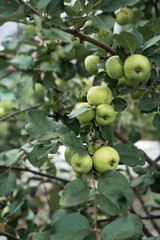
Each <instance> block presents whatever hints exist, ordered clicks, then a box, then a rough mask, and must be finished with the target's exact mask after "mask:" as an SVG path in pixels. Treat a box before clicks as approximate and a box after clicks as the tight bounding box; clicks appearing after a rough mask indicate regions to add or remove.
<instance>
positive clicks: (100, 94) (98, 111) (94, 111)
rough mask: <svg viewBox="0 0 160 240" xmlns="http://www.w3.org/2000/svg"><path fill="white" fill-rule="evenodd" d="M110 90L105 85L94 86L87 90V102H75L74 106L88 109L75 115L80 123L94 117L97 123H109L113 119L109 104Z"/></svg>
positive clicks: (113, 115)
mask: <svg viewBox="0 0 160 240" xmlns="http://www.w3.org/2000/svg"><path fill="white" fill-rule="evenodd" d="M111 101H112V92H111V90H110V89H109V88H108V87H107V86H94V87H91V88H90V89H89V91H88V92H87V102H83V103H79V104H76V106H75V108H77V109H78V108H82V107H88V108H89V110H88V111H86V112H83V113H81V114H79V115H77V116H76V118H77V119H78V120H79V122H80V123H81V124H88V123H89V122H91V121H92V120H93V119H95V121H96V123H97V124H98V125H109V124H111V123H113V121H114V119H115V111H114V108H113V107H112V106H111V105H110V103H111Z"/></svg>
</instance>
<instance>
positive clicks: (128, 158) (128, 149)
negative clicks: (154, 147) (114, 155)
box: [114, 143, 146, 167]
mask: <svg viewBox="0 0 160 240" xmlns="http://www.w3.org/2000/svg"><path fill="white" fill-rule="evenodd" d="M114 148H115V149H116V150H117V151H118V153H119V155H120V161H121V162H122V163H124V164H126V165H128V166H130V167H135V166H136V165H140V166H143V165H144V164H145V159H146V154H145V152H143V151H142V150H140V149H137V148H135V147H134V146H133V145H132V144H124V143H120V144H118V145H116V146H114Z"/></svg>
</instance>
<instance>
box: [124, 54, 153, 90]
mask: <svg viewBox="0 0 160 240" xmlns="http://www.w3.org/2000/svg"><path fill="white" fill-rule="evenodd" d="M124 74H125V76H126V82H127V83H129V84H130V85H132V86H134V87H142V86H144V85H145V84H146V82H147V81H148V79H149V78H150V74H151V64H150V61H149V60H148V58H147V57H145V56H143V55H141V54H133V55H130V56H129V57H128V58H127V59H126V61H125V63H124Z"/></svg>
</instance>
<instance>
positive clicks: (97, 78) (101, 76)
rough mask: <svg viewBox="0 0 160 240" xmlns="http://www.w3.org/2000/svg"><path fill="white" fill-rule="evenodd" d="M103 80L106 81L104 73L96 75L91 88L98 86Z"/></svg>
mask: <svg viewBox="0 0 160 240" xmlns="http://www.w3.org/2000/svg"><path fill="white" fill-rule="evenodd" d="M105 79H106V72H100V73H98V74H97V75H96V76H95V78H94V80H93V86H100V85H101V84H102V82H103V81H104V80H105Z"/></svg>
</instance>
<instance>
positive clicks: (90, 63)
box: [84, 55, 100, 75]
mask: <svg viewBox="0 0 160 240" xmlns="http://www.w3.org/2000/svg"><path fill="white" fill-rule="evenodd" d="M99 61H100V59H99V57H98V56H96V55H90V56H88V57H86V58H85V61H84V65H85V68H86V70H87V71H88V72H89V73H90V74H93V75H95V74H97V73H98V68H97V64H98V63H99Z"/></svg>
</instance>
